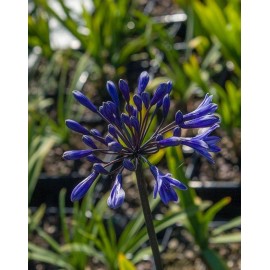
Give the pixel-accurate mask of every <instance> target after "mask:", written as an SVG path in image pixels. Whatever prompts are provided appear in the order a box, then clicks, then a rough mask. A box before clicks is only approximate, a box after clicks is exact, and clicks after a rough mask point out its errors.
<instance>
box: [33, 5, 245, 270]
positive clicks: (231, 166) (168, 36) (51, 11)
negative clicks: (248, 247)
mask: <svg viewBox="0 0 270 270" xmlns="http://www.w3.org/2000/svg"><path fill="white" fill-rule="evenodd" d="M28 12H29V16H28V71H29V72H28V76H29V77H28V82H29V99H28V102H29V105H28V121H29V122H28V128H29V132H28V151H29V170H28V176H29V188H28V190H29V193H28V199H29V269H37V270H41V269H75V270H77V269H78V270H80V269H100V270H102V269H120V270H129V269H146V270H147V269H151V267H152V261H151V250H150V248H149V245H148V243H147V236H146V231H145V228H144V223H143V218H142V213H141V211H140V201H139V198H138V192H137V187H136V182H135V176H134V175H133V174H130V175H126V176H125V183H124V188H125V190H126V201H125V203H124V204H123V206H122V207H121V208H120V209H117V210H116V211H112V210H111V209H108V207H107V205H106V200H107V197H108V191H109V190H110V188H111V186H112V180H111V179H110V178H109V177H107V178H105V177H104V178H100V179H99V181H98V183H97V184H96V186H95V187H92V188H91V190H90V191H89V193H88V195H87V196H86V198H85V199H83V200H82V202H79V203H75V204H72V203H71V202H70V199H69V197H70V193H71V191H72V188H73V187H74V186H75V185H76V184H77V183H78V182H79V181H80V180H82V179H83V178H84V177H86V176H87V175H88V174H89V173H90V171H91V164H90V163H88V162H87V161H83V160H82V161H64V160H63V159H62V154H63V152H64V151H66V150H69V149H78V148H82V147H83V145H82V143H81V138H80V136H79V135H77V134H75V133H72V132H70V131H69V130H68V129H67V128H66V126H65V119H68V118H71V119H74V120H76V121H78V122H80V123H82V124H84V125H86V126H87V127H89V128H97V129H99V130H100V131H101V132H103V133H105V132H106V129H105V127H104V123H103V122H102V121H101V120H100V119H99V118H97V117H96V116H95V115H94V114H93V113H92V112H89V111H87V110H85V109H84V108H82V106H79V105H78V103H76V102H75V101H74V99H73V98H72V94H71V93H72V90H74V89H76V90H80V91H82V92H83V93H85V94H86V95H87V96H88V97H89V98H91V100H92V101H93V102H94V103H95V104H97V105H100V104H101V103H102V101H104V100H107V99H109V96H108V93H107V91H106V88H105V85H106V81H107V80H112V81H114V82H117V81H118V80H119V79H120V78H123V79H126V80H128V82H129V85H130V88H131V89H134V90H135V89H136V85H137V78H138V76H139V74H140V73H141V72H142V71H144V70H146V71H148V72H149V74H150V76H151V82H150V84H149V87H148V88H147V90H148V91H150V92H151V91H153V90H154V89H155V87H156V86H157V84H158V83H160V82H161V81H167V80H169V79H170V80H172V82H173V91H172V106H171V110H170V111H171V113H170V115H169V118H170V119H173V117H174V112H175V111H176V108H177V109H178V108H180V109H181V111H182V112H189V111H192V110H193V109H194V108H196V106H198V104H199V103H200V101H201V100H202V98H203V97H204V95H205V94H206V93H210V94H212V95H213V99H214V102H215V103H217V104H218V106H219V108H218V111H217V113H218V114H219V116H220V117H221V128H220V129H219V130H218V131H217V134H218V135H219V136H220V137H221V141H220V143H219V146H220V147H221V149H222V150H221V152H220V153H218V154H216V155H215V157H214V158H215V162H216V164H215V166H213V165H210V164H209V163H208V162H207V161H206V160H205V159H203V158H201V157H200V156H199V155H197V154H196V153H194V152H192V150H191V149H190V148H179V149H176V150H173V149H169V150H168V151H160V152H159V153H158V154H156V155H153V156H152V157H151V161H152V162H153V163H159V164H160V165H159V166H160V167H161V169H162V170H164V171H166V170H170V171H171V172H172V173H173V175H174V176H175V177H176V178H178V179H181V180H182V181H184V182H186V183H187V184H188V186H189V187H190V188H189V190H188V192H185V193H183V192H182V193H181V192H179V196H180V198H181V200H180V202H179V203H177V204H169V205H168V206H165V205H164V204H162V203H161V202H159V200H155V201H154V200H152V195H151V192H152V190H153V179H152V177H151V175H150V174H149V172H148V170H145V174H146V178H147V180H148V185H149V194H150V197H149V198H150V201H151V205H152V209H153V215H154V217H155V220H156V223H155V227H156V231H157V233H158V240H159V244H160V248H161V251H162V259H163V261H164V264H165V269H186V270H187V269H196V270H197V269H216V270H219V269H234V270H236V269H240V214H241V213H240V196H241V192H240V169H241V152H240V140H241V131H240V125H241V115H240V112H241V96H240V95H241V93H240V84H241V66H240V64H241V58H240V57H241V50H240V49H241V40H240V33H241V20H240V14H241V12H240V1H238V0H226V1H219V0H216V1H214V0H205V1H199V0H191V1H184V0H175V1H173V0H168V1H167V0H160V1H155V0H150V1H143V0H141V1H139V0H137V1H135V0H120V1H115V0H104V1H98V0H81V1H79V0H77V1H75V0H66V1H64V0H51V1H46V0H35V1H28ZM197 132H198V130H194V134H196V133H197Z"/></svg>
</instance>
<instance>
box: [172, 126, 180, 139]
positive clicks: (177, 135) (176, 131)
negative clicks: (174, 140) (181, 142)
mask: <svg viewBox="0 0 270 270" xmlns="http://www.w3.org/2000/svg"><path fill="white" fill-rule="evenodd" d="M173 136H174V137H180V136H181V128H180V127H176V128H175V129H174V130H173Z"/></svg>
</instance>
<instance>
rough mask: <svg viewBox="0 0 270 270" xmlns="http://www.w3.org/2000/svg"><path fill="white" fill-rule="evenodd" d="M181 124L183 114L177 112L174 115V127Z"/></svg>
mask: <svg viewBox="0 0 270 270" xmlns="http://www.w3.org/2000/svg"><path fill="white" fill-rule="evenodd" d="M182 122H183V114H182V112H181V111H178V112H177V113H176V114H175V123H176V125H181V124H182Z"/></svg>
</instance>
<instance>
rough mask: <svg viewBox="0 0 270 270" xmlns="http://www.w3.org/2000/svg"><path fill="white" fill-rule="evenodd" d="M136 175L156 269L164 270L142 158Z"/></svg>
mask: <svg viewBox="0 0 270 270" xmlns="http://www.w3.org/2000/svg"><path fill="white" fill-rule="evenodd" d="M136 177H137V184H138V189H139V193H140V198H141V204H142V209H143V214H144V219H145V224H146V228H147V232H148V236H149V241H150V245H151V249H152V253H153V256H154V261H155V265H156V270H162V269H163V267H162V263H161V257H160V253H159V250H158V242H157V237H156V233H155V229H154V224H153V218H152V214H151V209H150V206H149V202H148V194H147V189H146V184H145V181H144V177H143V169H142V163H141V161H140V160H138V165H137V170H136Z"/></svg>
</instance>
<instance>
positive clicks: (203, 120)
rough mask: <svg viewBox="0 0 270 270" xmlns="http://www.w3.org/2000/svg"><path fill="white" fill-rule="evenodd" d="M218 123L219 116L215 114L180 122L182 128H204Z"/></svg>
mask: <svg viewBox="0 0 270 270" xmlns="http://www.w3.org/2000/svg"><path fill="white" fill-rule="evenodd" d="M217 123H220V119H219V117H217V116H215V115H206V116H203V117H200V118H196V119H193V120H190V121H187V122H184V123H182V124H181V127H182V128H204V127H210V126H213V125H214V124H217Z"/></svg>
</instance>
